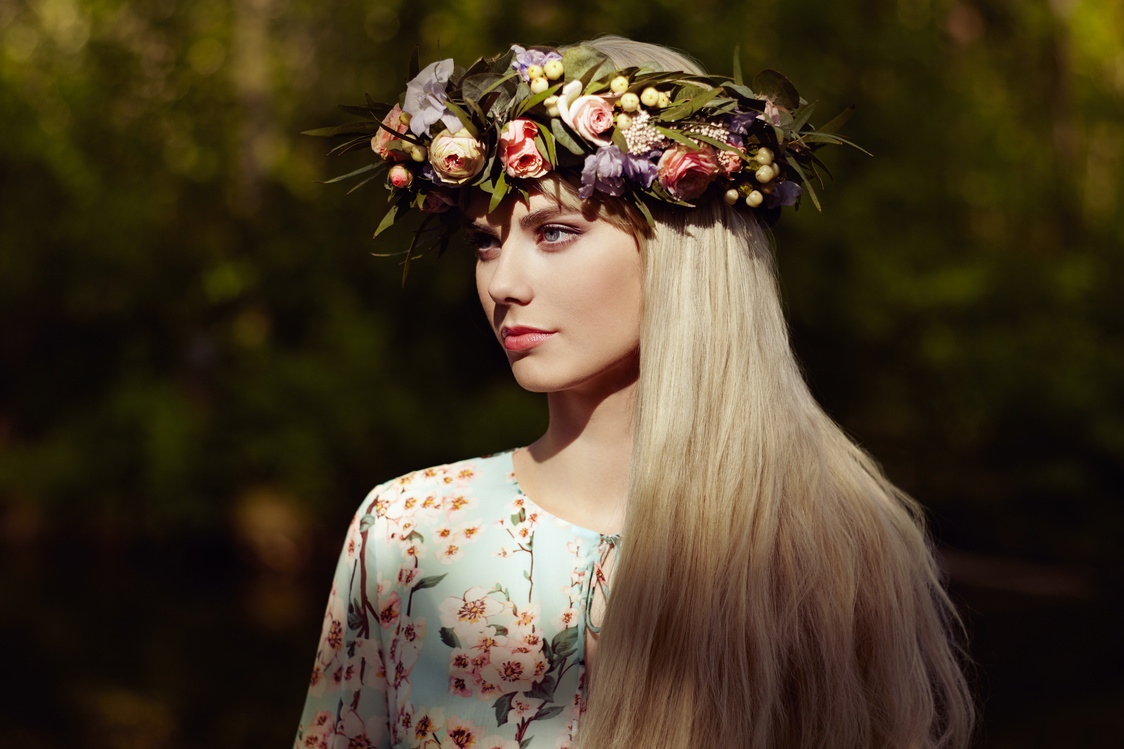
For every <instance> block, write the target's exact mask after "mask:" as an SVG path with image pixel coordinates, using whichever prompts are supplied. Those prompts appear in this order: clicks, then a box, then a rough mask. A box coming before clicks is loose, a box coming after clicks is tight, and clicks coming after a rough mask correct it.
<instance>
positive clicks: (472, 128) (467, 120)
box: [445, 99, 480, 138]
mask: <svg viewBox="0 0 1124 749" xmlns="http://www.w3.org/2000/svg"><path fill="white" fill-rule="evenodd" d="M445 106H446V107H448V108H449V110H450V111H451V112H452V113H453V114H455V115H456V116H457V119H458V120H460V121H461V125H463V126H464V129H465V130H467V131H468V134H469V135H471V136H472V137H473V138H477V137H479V136H480V131H479V130H478V129H477V128H476V125H473V124H472V118H471V117H469V116H468V112H466V111H464V110H463V109H461V108H460V107H459V106H458V105H457V103H456V102H454V101H453V100H452V99H446V100H445Z"/></svg>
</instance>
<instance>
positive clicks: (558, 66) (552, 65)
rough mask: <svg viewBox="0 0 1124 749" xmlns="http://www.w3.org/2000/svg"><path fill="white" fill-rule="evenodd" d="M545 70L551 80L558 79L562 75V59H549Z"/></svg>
mask: <svg viewBox="0 0 1124 749" xmlns="http://www.w3.org/2000/svg"><path fill="white" fill-rule="evenodd" d="M543 71H544V72H545V73H546V77H547V78H549V79H550V80H552V81H556V80H558V79H559V78H561V77H562V61H561V60H550V61H548V62H547V63H546V66H545V67H544V69H543Z"/></svg>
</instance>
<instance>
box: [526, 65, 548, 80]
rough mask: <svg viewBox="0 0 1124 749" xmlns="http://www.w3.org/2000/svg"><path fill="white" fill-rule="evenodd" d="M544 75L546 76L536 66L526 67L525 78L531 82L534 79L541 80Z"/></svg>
mask: <svg viewBox="0 0 1124 749" xmlns="http://www.w3.org/2000/svg"><path fill="white" fill-rule="evenodd" d="M545 75H546V73H545V72H544V71H543V69H542V68H540V67H539V66H538V65H528V66H527V77H528V78H530V79H531V80H532V81H533V80H535V79H536V78H542V77H544V76H545Z"/></svg>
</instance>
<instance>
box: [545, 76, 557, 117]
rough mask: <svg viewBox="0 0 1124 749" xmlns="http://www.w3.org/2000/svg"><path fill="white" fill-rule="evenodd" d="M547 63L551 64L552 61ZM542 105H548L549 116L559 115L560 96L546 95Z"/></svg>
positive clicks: (547, 113) (547, 112)
mask: <svg viewBox="0 0 1124 749" xmlns="http://www.w3.org/2000/svg"><path fill="white" fill-rule="evenodd" d="M547 64H548V65H549V64H550V63H547ZM542 105H543V106H544V107H546V115H547V116H548V117H557V116H558V97H557V96H548V97H546V98H545V99H543V102H542Z"/></svg>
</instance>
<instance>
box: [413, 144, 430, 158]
mask: <svg viewBox="0 0 1124 749" xmlns="http://www.w3.org/2000/svg"><path fill="white" fill-rule="evenodd" d="M427 156H429V154H428V153H427V152H426V150H425V146H415V145H411V146H410V158H412V159H413V160H414V161H425V159H426V157H427Z"/></svg>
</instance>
